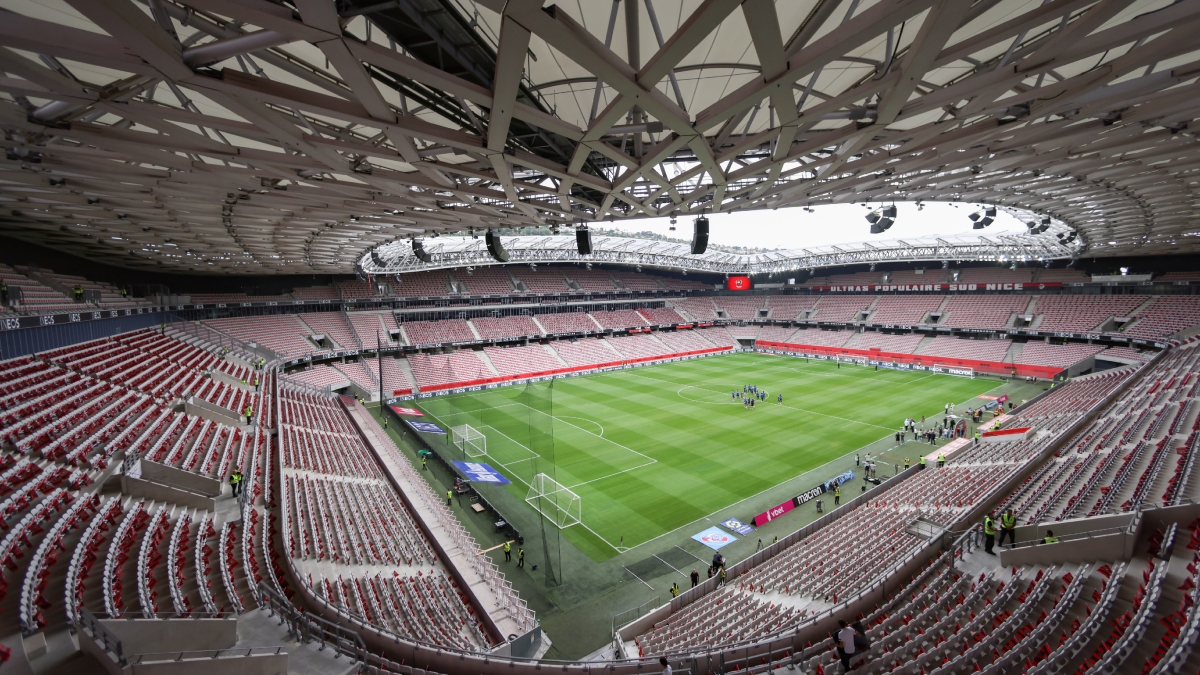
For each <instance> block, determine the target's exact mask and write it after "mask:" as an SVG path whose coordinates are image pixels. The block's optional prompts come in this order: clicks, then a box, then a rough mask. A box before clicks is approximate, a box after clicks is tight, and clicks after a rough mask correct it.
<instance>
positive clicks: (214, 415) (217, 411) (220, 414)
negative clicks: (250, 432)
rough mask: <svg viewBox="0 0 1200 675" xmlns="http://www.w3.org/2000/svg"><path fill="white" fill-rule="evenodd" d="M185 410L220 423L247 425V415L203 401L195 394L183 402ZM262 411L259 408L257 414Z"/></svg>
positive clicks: (190, 413) (232, 425)
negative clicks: (243, 415)
mask: <svg viewBox="0 0 1200 675" xmlns="http://www.w3.org/2000/svg"><path fill="white" fill-rule="evenodd" d="M183 411H184V412H186V413H187V414H189V415H196V416H198V417H203V418H204V419H206V420H212V421H213V422H217V423H219V424H227V425H229V426H231V427H242V426H245V423H246V418H245V417H242V416H241V415H238V414H237V413H235V412H233V411H232V410H229V409H227V408H222V407H221V406H219V405H216V404H213V403H209V402H208V401H202V400H200V399H198V398H196V397H195V396H192V397H189V398H188V400H187V401H186V402H185V403H184V404H183ZM261 412H262V411H259V410H256V411H255V413H256V414H259V413H261Z"/></svg>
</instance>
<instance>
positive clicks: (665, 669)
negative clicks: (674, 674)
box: [658, 656, 671, 675]
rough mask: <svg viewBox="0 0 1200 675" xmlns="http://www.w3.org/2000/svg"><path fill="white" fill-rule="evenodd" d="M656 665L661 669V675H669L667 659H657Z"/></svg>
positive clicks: (669, 669) (669, 666) (663, 657)
mask: <svg viewBox="0 0 1200 675" xmlns="http://www.w3.org/2000/svg"><path fill="white" fill-rule="evenodd" d="M658 663H659V664H660V665H662V667H663V669H662V675H671V664H670V663H667V657H665V656H660V657H659V658H658Z"/></svg>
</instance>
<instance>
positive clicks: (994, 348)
mask: <svg viewBox="0 0 1200 675" xmlns="http://www.w3.org/2000/svg"><path fill="white" fill-rule="evenodd" d="M1011 345H1012V340H970V339H965V338H956V337H950V336H949V335H938V336H936V337H934V338H933V339H932V340H930V341H929V343H928V344H926V345H924V346H923V347H921V348H920V349H919V350H918V351H917V353H918V354H922V355H929V356H940V357H943V358H947V359H970V360H974V361H994V362H1000V361H1004V358H1005V356H1006V355H1007V354H1008V348H1009V347H1010V346H1011Z"/></svg>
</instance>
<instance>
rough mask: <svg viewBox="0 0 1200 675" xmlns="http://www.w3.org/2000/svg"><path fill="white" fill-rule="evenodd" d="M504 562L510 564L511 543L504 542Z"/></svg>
mask: <svg viewBox="0 0 1200 675" xmlns="http://www.w3.org/2000/svg"><path fill="white" fill-rule="evenodd" d="M504 562H512V542H508V541H506V542H504Z"/></svg>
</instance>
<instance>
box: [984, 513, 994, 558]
mask: <svg viewBox="0 0 1200 675" xmlns="http://www.w3.org/2000/svg"><path fill="white" fill-rule="evenodd" d="M983 542H984V544H983V552H984V553H986V554H988V555H996V554H995V553H994V552H993V551H992V547H993V546H995V545H996V519H995V518H993V517H992V514H990V513H989V514H987V515H986V516H984V517H983Z"/></svg>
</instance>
